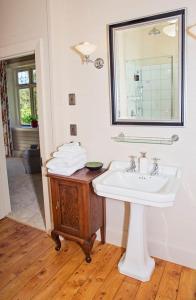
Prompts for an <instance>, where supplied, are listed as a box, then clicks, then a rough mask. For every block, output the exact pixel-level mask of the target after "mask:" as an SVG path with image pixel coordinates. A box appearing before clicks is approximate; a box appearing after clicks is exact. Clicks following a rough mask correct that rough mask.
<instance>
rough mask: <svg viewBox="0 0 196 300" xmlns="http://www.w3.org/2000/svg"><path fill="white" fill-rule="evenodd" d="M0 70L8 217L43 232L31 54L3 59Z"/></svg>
mask: <svg viewBox="0 0 196 300" xmlns="http://www.w3.org/2000/svg"><path fill="white" fill-rule="evenodd" d="M4 67H5V69H6V75H5V80H6V89H5V91H6V92H7V102H8V103H7V123H8V125H7V130H6V132H5V130H4V134H5V138H4V146H5V152H6V166H7V176H8V185H9V194H10V204H11V212H10V213H9V217H11V218H13V219H15V220H17V221H19V222H23V223H25V224H28V225H31V226H33V227H36V228H39V229H42V230H45V213H44V199H43V185H42V174H41V159H40V142H39V126H38V123H39V118H38V109H37V107H38V105H37V93H36V90H37V87H36V65H35V55H28V56H22V57H17V58H13V59H9V60H6V61H4ZM5 100H6V99H5ZM5 107H6V106H5V105H4V106H3V105H2V109H4V111H2V114H3V113H4V114H5V113H6V111H5ZM4 119H5V118H4V117H3V123H4ZM8 136H9V137H8Z"/></svg>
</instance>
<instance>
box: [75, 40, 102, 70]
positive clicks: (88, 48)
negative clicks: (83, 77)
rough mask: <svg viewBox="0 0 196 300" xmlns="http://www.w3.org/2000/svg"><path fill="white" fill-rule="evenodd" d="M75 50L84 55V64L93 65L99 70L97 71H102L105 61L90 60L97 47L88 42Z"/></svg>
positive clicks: (100, 59)
mask: <svg viewBox="0 0 196 300" xmlns="http://www.w3.org/2000/svg"><path fill="white" fill-rule="evenodd" d="M74 48H75V49H76V50H77V52H79V53H80V54H81V55H82V57H83V62H85V63H87V64H88V63H93V64H94V66H95V68H97V69H101V68H102V67H103V65H104V60H103V59H102V58H97V59H95V60H92V59H91V58H90V55H91V54H92V53H94V52H95V50H96V48H97V47H96V46H95V45H93V44H91V43H88V42H83V43H80V44H78V45H76V46H75V47H74Z"/></svg>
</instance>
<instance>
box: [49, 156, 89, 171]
mask: <svg viewBox="0 0 196 300" xmlns="http://www.w3.org/2000/svg"><path fill="white" fill-rule="evenodd" d="M86 162H87V157H86V155H85V154H81V155H78V156H76V157H75V158H73V159H69V158H67V157H54V158H52V159H51V160H49V161H48V162H47V164H46V167H47V168H49V169H52V170H55V169H61V168H63V169H64V168H68V167H74V166H75V165H78V164H85V163H86Z"/></svg>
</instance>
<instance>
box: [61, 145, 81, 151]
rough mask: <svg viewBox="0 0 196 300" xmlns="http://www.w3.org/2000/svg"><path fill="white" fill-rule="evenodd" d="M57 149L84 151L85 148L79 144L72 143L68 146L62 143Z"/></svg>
mask: <svg viewBox="0 0 196 300" xmlns="http://www.w3.org/2000/svg"><path fill="white" fill-rule="evenodd" d="M69 145H70V144H69ZM58 151H66V152H84V151H85V149H84V148H83V147H81V146H79V145H73V146H68V145H62V146H60V147H58Z"/></svg>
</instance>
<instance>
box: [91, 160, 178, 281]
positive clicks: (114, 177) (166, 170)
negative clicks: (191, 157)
mask: <svg viewBox="0 0 196 300" xmlns="http://www.w3.org/2000/svg"><path fill="white" fill-rule="evenodd" d="M128 167H129V163H128V162H123V161H113V162H112V163H111V165H110V168H109V170H108V171H106V172H105V173H103V174H102V175H101V176H99V177H97V178H95V179H94V180H93V187H94V190H95V193H97V194H98V195H100V196H104V197H107V198H113V199H117V200H119V201H126V202H131V203H132V204H131V213H130V219H129V230H128V241H127V249H126V252H125V254H124V256H123V257H122V258H121V260H120V262H119V264H118V269H119V271H120V273H122V274H124V275H127V276H130V277H133V278H136V279H139V280H141V281H148V280H150V277H151V274H152V272H153V270H154V266H155V262H154V259H153V258H151V257H150V256H149V254H148V248H147V241H146V234H145V208H146V206H154V207H168V206H172V205H173V204H174V200H175V196H176V193H177V190H178V187H179V183H180V177H181V171H180V169H179V168H178V167H176V166H163V165H161V166H160V167H159V175H155V176H151V175H149V174H150V172H149V174H145V175H144V174H140V173H138V172H134V173H130V172H127V168H128Z"/></svg>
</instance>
